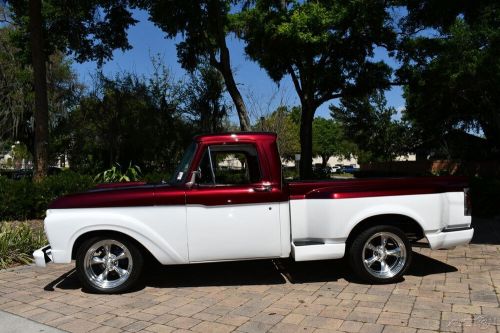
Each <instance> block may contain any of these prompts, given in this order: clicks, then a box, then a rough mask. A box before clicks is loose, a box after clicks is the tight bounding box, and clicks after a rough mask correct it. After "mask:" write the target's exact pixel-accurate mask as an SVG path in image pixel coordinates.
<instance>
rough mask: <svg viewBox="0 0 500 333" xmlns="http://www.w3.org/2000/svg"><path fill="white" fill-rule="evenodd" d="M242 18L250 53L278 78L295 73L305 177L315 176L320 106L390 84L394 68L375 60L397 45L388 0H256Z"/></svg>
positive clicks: (242, 27)
mask: <svg viewBox="0 0 500 333" xmlns="http://www.w3.org/2000/svg"><path fill="white" fill-rule="evenodd" d="M237 21H238V23H239V25H238V30H239V32H240V34H241V36H242V37H243V39H244V40H245V42H246V48H245V50H246V53H247V54H248V55H249V56H250V58H251V59H253V60H255V61H257V62H258V63H259V65H260V66H261V67H263V68H264V69H266V71H267V73H268V74H269V76H270V77H271V78H272V79H273V80H274V81H276V82H278V81H280V80H281V79H282V78H283V77H284V76H285V75H290V76H291V78H292V81H293V83H294V86H295V90H296V91H297V94H298V96H299V98H300V102H301V107H302V115H301V123H300V142H301V161H300V176H301V178H303V179H304V178H310V177H311V174H312V155H313V154H312V135H313V134H312V123H313V119H314V114H315V111H316V109H317V108H318V107H319V106H320V105H321V104H323V103H325V102H327V101H329V100H332V99H335V98H340V97H345V96H350V95H351V96H354V95H364V94H366V93H367V92H371V91H372V90H373V89H375V88H377V87H386V86H387V85H388V84H389V76H390V73H391V70H390V68H389V67H388V66H387V65H386V64H385V63H383V62H376V61H373V60H372V59H371V57H372V56H373V50H374V47H375V46H376V45H380V46H385V47H388V48H389V49H391V48H392V43H393V40H394V33H393V31H392V28H391V25H390V17H389V14H388V13H387V8H386V2H385V1H378V0H377V1H305V2H298V1H297V2H288V1H268V0H257V1H255V5H254V6H253V7H252V8H250V9H249V10H246V11H244V12H243V13H242V14H241V15H240V16H239V17H238V20H237Z"/></svg>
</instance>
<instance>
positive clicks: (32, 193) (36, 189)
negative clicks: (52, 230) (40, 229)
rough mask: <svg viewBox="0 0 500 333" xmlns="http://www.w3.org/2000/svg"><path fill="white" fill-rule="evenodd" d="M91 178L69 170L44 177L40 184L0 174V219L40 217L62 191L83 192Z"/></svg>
mask: <svg viewBox="0 0 500 333" xmlns="http://www.w3.org/2000/svg"><path fill="white" fill-rule="evenodd" d="M93 184H94V183H93V180H92V177H90V176H86V175H81V174H78V173H75V172H73V171H64V172H61V173H59V174H57V175H53V176H48V177H46V178H45V179H44V180H43V181H42V182H40V183H33V182H32V181H31V180H30V179H28V178H24V179H20V180H12V179H8V178H6V177H0V220H25V219H31V218H43V217H44V216H45V210H46V209H47V206H48V205H49V203H50V202H51V201H53V200H54V199H56V198H57V197H60V196H62V195H65V194H69V193H76V192H82V191H86V190H87V189H89V188H91V187H92V186H93Z"/></svg>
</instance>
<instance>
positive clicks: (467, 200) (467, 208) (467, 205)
mask: <svg viewBox="0 0 500 333" xmlns="http://www.w3.org/2000/svg"><path fill="white" fill-rule="evenodd" d="M471 213H472V200H471V195H470V188H468V187H466V188H464V215H465V216H471Z"/></svg>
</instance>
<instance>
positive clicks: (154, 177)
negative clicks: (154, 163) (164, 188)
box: [142, 171, 172, 183]
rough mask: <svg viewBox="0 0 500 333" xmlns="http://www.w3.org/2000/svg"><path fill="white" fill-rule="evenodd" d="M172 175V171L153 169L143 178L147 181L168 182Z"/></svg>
mask: <svg viewBox="0 0 500 333" xmlns="http://www.w3.org/2000/svg"><path fill="white" fill-rule="evenodd" d="M171 177H172V174H171V173H170V172H161V171H153V172H149V173H146V174H145V175H144V176H143V177H142V180H143V181H145V182H146V183H161V182H167V181H168V180H169V179H170V178H171Z"/></svg>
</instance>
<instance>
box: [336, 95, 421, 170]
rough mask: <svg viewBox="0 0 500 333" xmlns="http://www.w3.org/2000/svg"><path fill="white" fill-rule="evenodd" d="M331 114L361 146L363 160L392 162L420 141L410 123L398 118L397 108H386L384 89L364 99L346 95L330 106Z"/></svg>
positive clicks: (359, 150) (349, 136)
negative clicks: (339, 101) (417, 139)
mask: <svg viewBox="0 0 500 333" xmlns="http://www.w3.org/2000/svg"><path fill="white" fill-rule="evenodd" d="M330 110H331V115H332V117H333V118H334V119H335V120H336V121H338V122H339V123H340V124H341V126H342V128H343V130H344V131H345V135H346V136H347V137H348V138H349V139H350V140H352V141H353V142H354V143H355V144H356V145H357V147H358V149H357V151H356V153H355V154H356V155H357V157H358V159H359V160H360V161H361V162H370V161H373V162H375V161H379V162H381V161H391V160H393V159H394V158H396V157H398V156H401V155H405V154H408V153H409V152H411V151H413V149H414V147H415V145H417V144H418V141H416V140H415V138H414V137H413V132H412V130H411V127H410V125H409V124H408V123H407V122H406V121H404V120H396V119H394V116H395V115H396V110H395V109H394V108H392V107H387V102H386V100H385V97H384V93H383V91H378V92H377V93H375V94H372V95H371V96H368V97H364V98H351V99H349V98H344V99H342V100H341V104H340V106H338V107H336V106H333V105H332V106H330Z"/></svg>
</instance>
